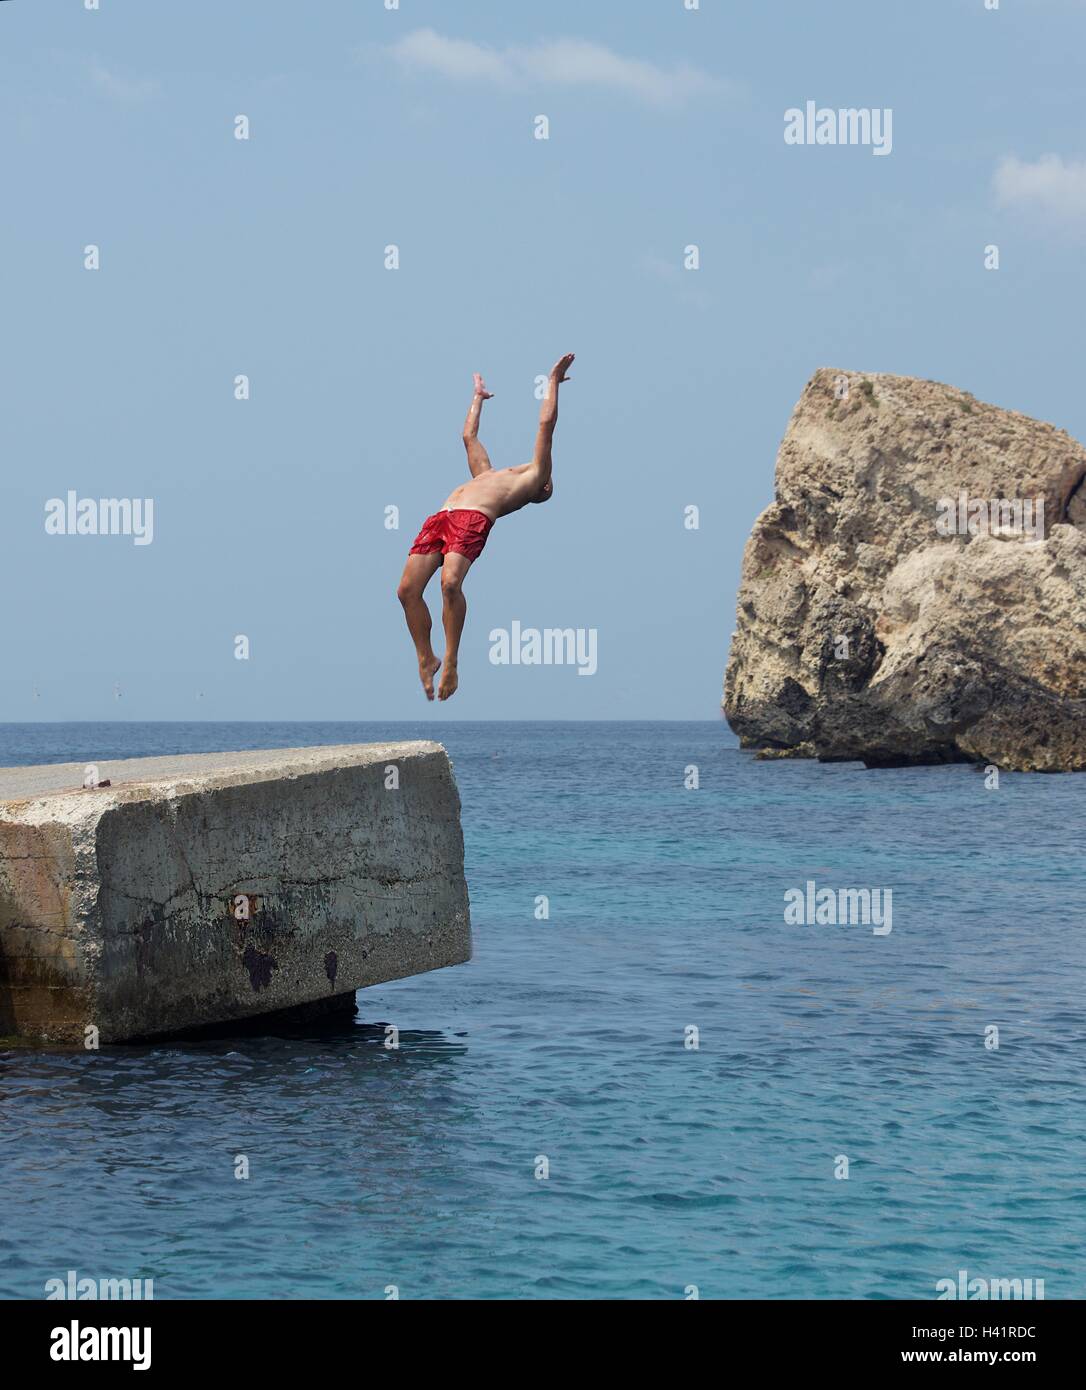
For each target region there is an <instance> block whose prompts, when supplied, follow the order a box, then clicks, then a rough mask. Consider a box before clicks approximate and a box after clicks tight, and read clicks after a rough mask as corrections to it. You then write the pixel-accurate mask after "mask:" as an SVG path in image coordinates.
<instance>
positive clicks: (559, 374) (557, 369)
mask: <svg viewBox="0 0 1086 1390" xmlns="http://www.w3.org/2000/svg"><path fill="white" fill-rule="evenodd" d="M574 356H575V354H574V353H572V352H567V353H566V355H565V357H560V358H559V359H558V361H557V362H556V363H555V364H554V366H553V367H552V368H551V380H552V381H553V382H556V383H557V384H558V385H559V386H560V385H561V384H562V382H563V381H569V380H570V379H571V378H570V377H567V376H566V372H568V371H569V369H570V367H571V366H572V365H573V358H574Z"/></svg>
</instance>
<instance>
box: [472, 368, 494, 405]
mask: <svg viewBox="0 0 1086 1390" xmlns="http://www.w3.org/2000/svg"><path fill="white" fill-rule="evenodd" d="M475 394H476V395H477V396H482V398H483V400H484V401H489V400H490V399H491V397H492V396H493V395H494V392H493V391H488V390H487V389H486V382H485V381H484V380H483V378H482V377H481V376H480V374H479V373H478V372H476V373H475Z"/></svg>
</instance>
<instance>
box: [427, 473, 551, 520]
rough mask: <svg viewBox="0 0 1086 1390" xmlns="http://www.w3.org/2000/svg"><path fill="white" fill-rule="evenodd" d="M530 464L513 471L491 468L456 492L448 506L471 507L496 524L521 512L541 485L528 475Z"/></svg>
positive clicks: (449, 496)
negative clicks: (501, 519) (500, 519)
mask: <svg viewBox="0 0 1086 1390" xmlns="http://www.w3.org/2000/svg"><path fill="white" fill-rule="evenodd" d="M530 468H531V464H527V463H522V464H517V465H516V466H515V467H513V468H488V469H487V470H486V472H484V473H480V474H479V476H478V477H477V478H472V479H471V480H470V481H469V482H466V483H461V485H460V486H459V487H457V488H453V490H452V492H450V493H449V495H448V497H446V499H445V506H446V507H447V508H448V507H454V508H460V507H470V508H472V509H474V510H475V511H479V512H482V513H483V514H484V515H485V516H488V517H490V519H491V520H492V521H497V519H498V517H500V516H508V515H509V513H510V512H515V511H519V510H520V508H521V507H523V506H524V505H525V504H526V503H528V502H529V501H531V499H532V497H533V496H534V495H535V493H536V492H537V491H538V488H539V484H538V482H537V481H536V479H535V478H534V477H533V476H532V475H531V474H530V473H529V471H528V470H529V469H530Z"/></svg>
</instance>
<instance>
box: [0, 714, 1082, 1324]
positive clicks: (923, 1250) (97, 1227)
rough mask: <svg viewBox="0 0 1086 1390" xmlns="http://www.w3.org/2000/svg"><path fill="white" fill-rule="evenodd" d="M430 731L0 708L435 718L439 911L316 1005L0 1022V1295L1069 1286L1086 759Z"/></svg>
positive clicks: (66, 732) (33, 755)
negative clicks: (440, 765)
mask: <svg viewBox="0 0 1086 1390" xmlns="http://www.w3.org/2000/svg"><path fill="white" fill-rule="evenodd" d="M434 729H435V726H434V725H432V724H430V725H426V726H421V725H419V726H416V725H404V724H400V725H394V724H381V725H376V724H365V725H357V724H354V725H344V724H272V725H258V724H246V725H216V724H193V725H179V724H150V725H139V724H129V725H92V724H75V725H64V726H61V725H23V726H11V725H8V726H0V765H10V764H14V763H24V764H27V763H36V762H49V761H91V760H95V761H102V760H105V759H108V758H110V757H130V756H139V755H144V754H154V753H170V752H202V751H209V750H216V749H227V748H241V747H253V748H259V747H272V746H293V745H301V744H312V743H340V742H348V741H355V740H359V741H363V740H372V739H377V738H389V737H392V738H403V737H433V736H437V737H440V738H441V739H442V741H443V742H444V743H445V744H446V746H447V747H448V749H449V752H450V754H451V756H452V758H453V762H454V766H455V771H456V777H457V780H458V783H459V786H460V792H461V796H462V798H463V806H464V833H465V839H466V855H467V875H468V884H469V889H470V892H471V902H472V916H473V925H474V933H475V958H474V960H473V961H472V962H471V963H470V964H469V965H466V966H460V967H457V968H455V969H450V970H444V971H439V972H436V973H434V974H431V975H426V976H421V977H418V978H415V979H411V980H404V981H400V982H398V983H395V984H391V985H383V986H380V987H378V988H375V989H370V990H366V991H363V992H362V993H360V994H359V996H358V1014H357V1018H356V1019H355V1020H354V1021H353V1022H340V1023H337V1024H334V1025H332V1026H330V1027H328V1028H326V1029H323V1030H319V1029H315V1028H312V1027H311V1028H310V1029H308V1030H305V1031H301V1032H299V1033H297V1034H296V1035H294V1036H270V1037H237V1036H235V1037H223V1038H218V1039H214V1040H211V1041H200V1042H178V1041H173V1042H169V1043H162V1044H161V1045H158V1046H140V1047H111V1048H103V1049H102V1050H101V1051H100V1052H98V1053H74V1052H63V1051H27V1050H7V1051H2V1052H0V1182H2V1192H3V1198H2V1202H3V1220H2V1222H0V1294H2V1295H4V1296H7V1297H32V1298H39V1297H41V1296H42V1294H43V1285H44V1282H45V1280H46V1279H48V1278H51V1277H54V1276H64V1274H65V1272H66V1271H67V1270H69V1269H76V1270H77V1271H78V1272H79V1274H80V1275H81V1276H82V1275H89V1276H92V1277H130V1278H134V1277H138V1276H143V1277H145V1278H153V1279H154V1290H155V1297H156V1298H192V1297H256V1298H260V1297H292V1296H299V1297H300V1296H309V1297H331V1296H347V1297H359V1298H384V1297H386V1289H387V1287H388V1286H389V1285H395V1286H397V1287H398V1289H399V1291H400V1296H401V1297H403V1298H444V1297H489V1298H494V1297H501V1298H540V1297H559V1298H631V1297H651V1298H682V1297H683V1296H684V1291H685V1290H686V1289H687V1287H688V1286H690V1285H697V1286H698V1289H699V1290H700V1294H701V1297H703V1298H722V1297H723V1298H730V1297H747V1296H768V1297H782V1298H784V1297H790V1298H799V1297H806V1298H812V1297H813V1298H829V1297H832V1298H841V1297H846V1298H870V1297H890V1298H931V1297H934V1296H935V1283H936V1281H937V1280H938V1279H941V1278H945V1277H953V1278H956V1276H957V1271H958V1270H959V1269H962V1268H965V1269H968V1271H969V1273H970V1275H971V1276H974V1275H976V1276H981V1277H1007V1278H1013V1277H1020V1278H1027V1277H1030V1278H1035V1279H1036V1278H1043V1279H1044V1280H1045V1293H1046V1297H1048V1298H1069V1297H1078V1298H1081V1297H1083V1296H1084V1295H1086V1277H1084V1273H1083V1270H1084V1256H1083V1250H1084V1248H1086V1239H1084V1237H1086V1178H1084V1173H1086V1164H1084V1156H1086V1150H1084V1142H1083V1141H1084V1131H1086V1120H1084V1107H1083V1100H1084V1087H1083V1078H1084V1070H1083V1039H1084V1032H1086V1029H1084V1006H1083V1000H1084V984H1086V970H1084V965H1086V944H1084V943H1086V927H1084V925H1083V920H1084V919H1083V899H1084V895H1083V888H1084V870H1083V853H1082V851H1083V834H1082V824H1083V809H1084V797H1086V780H1084V779H1083V778H1081V777H1072V776H1065V777H1043V776H1015V775H1010V774H1004V775H1003V776H1002V778H1001V784H1000V787H999V789H998V790H994V791H992V790H987V789H986V787H985V779H984V776H983V774H982V773H981V772H980V771H978V770H977V769H974V768H970V767H941V768H925V769H915V770H895V771H880V772H866V771H864V770H862V769H861V768H859V767H854V766H851V765H834V766H825V767H823V766H819V765H817V764H812V763H805V762H797V763H790V762H783V763H757V762H754V761H753V760H752V759H751V758H750V757H749V755H747V754H742V753H740V752H738V751H737V749H736V748H735V744H734V739H732V737H731V736H730V734H729V733H728V732H727V730H726V728H725V727H724V726H723V725H718V724H485V725H484V724H449V725H443V726H440V732H439V733H437V734H436V735H435V733H434ZM691 765H695V766H696V767H697V770H698V777H699V780H700V787H699V788H698V789H697V790H687V789H685V788H684V785H683V781H684V773H685V771H686V769H687V768H688V767H690V766H691ZM808 879H812V880H814V881H815V882H816V883H817V884H818V885H819V887H822V886H832V887H865V886H866V887H880V888H889V889H891V890H892V893H893V899H892V902H893V919H892V925H893V930H892V932H891V933H890V934H889V935H888V936H882V937H879V936H876V935H874V934H873V933H872V932H871V929H870V928H869V927H866V928H865V927H862V926H856V927H830V926H792V925H787V924H786V923H785V921H784V915H783V914H784V892H785V890H786V889H788V888H792V887H802V886H803V885H804V884H805V883H806V881H807V880H808ZM540 894H545V895H546V896H547V898H548V899H549V905H550V915H549V919H548V920H537V919H536V915H535V913H536V902H537V897H538V895H540ZM386 1024H394V1025H395V1026H396V1027H397V1028H398V1029H399V1030H400V1048H399V1050H398V1051H390V1050H388V1049H386V1048H385V1046H384V1041H385V1036H386V1035H385V1025H386ZM991 1025H995V1026H996V1027H998V1030H999V1047H998V1050H990V1049H987V1048H986V1047H985V1030H986V1028H988V1027H989V1026H991ZM690 1028H696V1029H697V1030H698V1043H699V1045H698V1047H697V1048H696V1049H694V1048H692V1047H688V1046H684V1038H687V1037H688V1036H690V1035H689V1034H688V1031H687V1030H688V1029H690ZM237 1155H245V1156H246V1157H247V1158H248V1162H249V1165H250V1177H249V1178H248V1179H247V1180H238V1179H237V1178H235V1176H234V1174H235V1159H236V1156H237ZM840 1156H844V1157H846V1158H847V1159H848V1163H849V1176H848V1178H847V1180H843V1179H838V1178H835V1176H834V1173H835V1165H836V1167H837V1168H838V1169H840V1168H841V1167H842V1165H841V1163H840V1162H839V1158H840ZM540 1157H545V1158H546V1159H547V1160H548V1161H549V1167H550V1173H549V1177H548V1178H547V1179H546V1180H539V1179H538V1178H537V1177H536V1171H537V1160H538V1159H539V1158H540Z"/></svg>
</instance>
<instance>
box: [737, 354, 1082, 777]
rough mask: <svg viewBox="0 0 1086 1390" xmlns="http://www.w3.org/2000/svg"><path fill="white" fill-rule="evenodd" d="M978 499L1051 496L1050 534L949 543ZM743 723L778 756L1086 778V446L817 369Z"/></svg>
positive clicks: (742, 628) (765, 595) (763, 607)
mask: <svg viewBox="0 0 1086 1390" xmlns="http://www.w3.org/2000/svg"><path fill="white" fill-rule="evenodd" d="M841 382H844V383H847V384H848V387H849V391H848V395H847V398H844V399H839V398H838V395H837V387H838V385H839V383H841ZM963 493H965V494H967V495H968V497H969V498H972V499H980V500H982V501H987V500H989V499H1020V500H1024V499H1034V500H1039V499H1043V503H1044V533H1043V537H1042V536H1041V535H1040V534H1038V535H1037V536H1032V535H1029V534H1028V533H1026V532H1025V531H1024V530H1023V531H1019V532H1018V533H1017V534H1007V533H1006V530H1005V528H1002V527H1000V528H999V531H998V533H997V531H996V530H995V529H992V528H989V530H988V531H987V532H985V533H983V534H972V533H967V534H957V533H955V534H950V535H944V534H941V533H940V530H939V527H938V526H937V517H938V514H939V510H940V502H941V499H944V498H951V499H957V498H959V497H960V495H961V494H963ZM1038 532H1039V528H1038ZM724 711H725V714H726V715H727V718H728V722H729V723H730V724H731V726H732V728H733V729H734V730H735V732H736V733H737V734H738V735H739V737H740V740H741V742H742V744H743V746H744V747H746V748H757V749H760V750H762V756H777V757H780V756H791V757H817V758H821V759H823V760H826V761H832V760H836V759H862V760H863V761H864V762H866V763H867V764H868V765H869V766H888V765H901V764H907V763H938V762H947V761H955V762H961V761H974V762H980V763H983V764H988V763H994V764H997V765H998V766H1000V767H1004V768H1013V769H1017V770H1021V771H1045V772H1056V771H1073V770H1084V769H1086V448H1083V446H1082V445H1081V444H1080V443H1078V442H1077V441H1076V440H1074V439H1072V438H1071V437H1070V435H1068V434H1065V433H1064V432H1063V431H1062V430H1058V429H1055V428H1054V427H1053V426H1052V425H1048V424H1045V423H1043V422H1041V421H1038V420H1033V419H1030V418H1029V417H1028V416H1026V415H1021V414H1018V413H1017V412H1015V411H1009V410H1001V409H1000V408H998V407H997V406H993V405H986V404H984V403H983V402H981V401H978V400H976V399H974V398H973V397H972V396H970V395H968V394H967V393H965V392H962V391H958V390H955V389H954V388H953V387H950V386H942V385H940V384H939V383H937V382H932V381H919V380H916V379H913V378H910V377H899V376H888V375H872V376H867V377H864V376H860V375H858V374H855V373H847V372H835V371H829V370H825V369H823V370H821V371H819V372H816V373H815V375H814V377H813V378H812V379H811V381H810V382H809V383H808V385H807V387H806V389H805V391H804V392H803V395H802V397H801V398H800V401H799V403H798V405H797V406H796V408H795V410H794V412H793V414H792V418H791V420H790V422H789V425H788V430H787V433H786V434H785V437H784V440H783V442H782V444H781V448H780V453H779V454H778V456H777V470H776V487H775V499H774V501H773V503H772V504H771V505H770V506H769V507H767V508H766V510H765V511H764V512H763V513H762V514H761V516H760V517H758V519H757V521H756V522H755V524H754V529H753V532H752V533H751V537H750V540H749V541H748V542H747V547H746V551H745V552H744V556H743V575H742V582H741V585H740V590H739V600H738V623H737V631H736V633H735V634H734V640H733V642H732V647H731V653H730V656H729V661H728V670H727V675H726V677H725V686H724Z"/></svg>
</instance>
